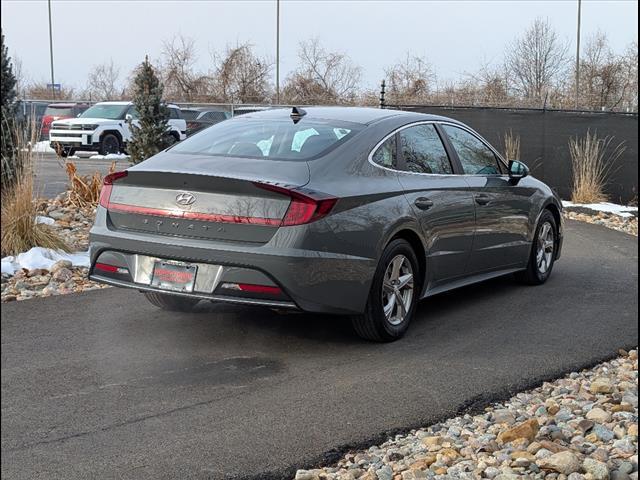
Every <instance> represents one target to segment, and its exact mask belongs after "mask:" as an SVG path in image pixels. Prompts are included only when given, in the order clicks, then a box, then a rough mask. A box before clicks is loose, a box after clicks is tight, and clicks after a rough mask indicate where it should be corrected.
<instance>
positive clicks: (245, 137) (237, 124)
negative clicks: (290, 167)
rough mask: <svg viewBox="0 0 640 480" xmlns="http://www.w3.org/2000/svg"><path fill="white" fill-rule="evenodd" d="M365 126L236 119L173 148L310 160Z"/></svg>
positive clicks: (191, 152)
mask: <svg viewBox="0 0 640 480" xmlns="http://www.w3.org/2000/svg"><path fill="white" fill-rule="evenodd" d="M362 128H363V125H360V124H357V123H347V122H338V121H330V120H306V119H302V120H301V121H299V122H298V123H297V124H295V123H293V121H292V120H273V119H248V118H243V119H237V120H228V121H226V122H221V123H217V124H215V125H214V126H212V127H209V128H207V129H206V130H203V131H202V132H200V133H198V134H196V135H194V136H192V137H189V138H187V139H186V140H184V141H183V142H180V143H179V144H177V145H176V146H174V147H173V148H172V149H171V150H172V151H173V152H176V153H188V154H195V155H222V156H233V157H251V158H264V159H272V160H308V159H310V158H312V157H315V156H317V155H319V154H321V153H324V152H327V151H328V150H329V149H331V148H333V147H335V146H337V145H339V144H341V143H344V142H345V141H347V140H348V139H349V138H351V137H352V136H353V135H355V134H356V133H357V132H359V131H360V130H361V129H362Z"/></svg>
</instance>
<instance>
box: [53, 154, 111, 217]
mask: <svg viewBox="0 0 640 480" xmlns="http://www.w3.org/2000/svg"><path fill="white" fill-rule="evenodd" d="M65 170H66V171H67V176H68V177H69V190H68V195H69V202H70V203H71V204H73V205H75V206H76V207H78V208H83V207H89V206H93V207H95V206H96V205H98V200H99V199H100V189H101V188H102V181H103V179H104V178H103V176H102V175H101V174H100V172H95V173H94V174H93V175H78V169H77V167H76V164H75V163H73V162H69V161H68V162H66V163H65ZM115 170H116V162H111V167H110V168H109V173H113V172H115Z"/></svg>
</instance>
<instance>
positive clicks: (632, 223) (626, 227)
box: [564, 209, 638, 237]
mask: <svg viewBox="0 0 640 480" xmlns="http://www.w3.org/2000/svg"><path fill="white" fill-rule="evenodd" d="M564 216H565V218H569V219H571V220H578V221H580V222H587V223H595V224H597V225H603V226H605V227H607V228H611V229H613V230H618V231H620V232H624V233H628V234H630V235H635V236H636V237H637V236H638V217H635V216H634V217H621V216H620V215H616V214H613V213H605V212H596V211H594V210H588V209H565V210H564Z"/></svg>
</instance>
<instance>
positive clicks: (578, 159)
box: [569, 131, 626, 203]
mask: <svg viewBox="0 0 640 480" xmlns="http://www.w3.org/2000/svg"><path fill="white" fill-rule="evenodd" d="M612 141H613V137H605V138H598V135H597V134H596V133H591V132H590V131H587V134H586V135H585V136H584V137H582V138H571V139H569V152H570V153H571V167H572V174H573V189H572V191H571V201H572V202H574V203H598V202H604V201H606V200H607V195H606V194H605V193H604V187H605V186H606V185H607V182H608V179H609V175H610V174H611V172H612V171H613V170H614V168H615V164H616V162H617V160H618V159H619V158H620V156H621V155H622V154H623V153H624V151H625V149H626V147H625V146H624V144H623V143H620V144H618V145H617V146H615V147H614V148H610V147H611V143H612Z"/></svg>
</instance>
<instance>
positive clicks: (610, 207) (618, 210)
mask: <svg viewBox="0 0 640 480" xmlns="http://www.w3.org/2000/svg"><path fill="white" fill-rule="evenodd" d="M562 205H563V206H564V207H579V208H588V209H589V210H595V211H597V212H605V213H612V214H614V215H619V216H621V217H625V218H629V217H634V216H635V215H634V214H633V213H630V212H637V211H638V207H629V206H626V205H618V204H617V203H609V202H602V203H573V202H570V201H568V200H563V201H562Z"/></svg>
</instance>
